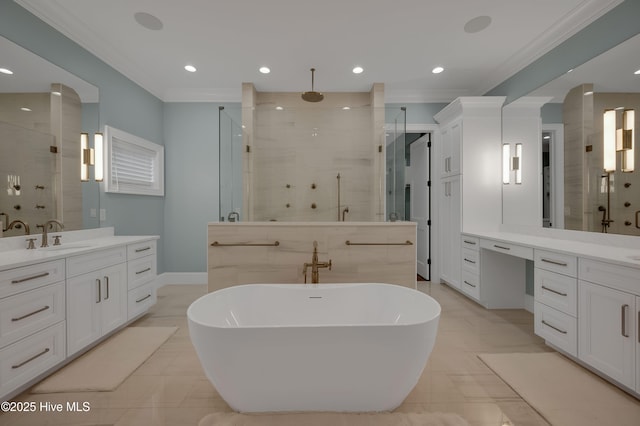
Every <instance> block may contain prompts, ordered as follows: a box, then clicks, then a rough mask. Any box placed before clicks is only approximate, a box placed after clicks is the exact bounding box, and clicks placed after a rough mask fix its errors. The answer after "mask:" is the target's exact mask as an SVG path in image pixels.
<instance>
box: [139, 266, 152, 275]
mask: <svg viewBox="0 0 640 426" xmlns="http://www.w3.org/2000/svg"><path fill="white" fill-rule="evenodd" d="M150 270H151V268H147V269H143V270H142V271H137V272H136V275H140V274H144V273H145V272H149V271H150Z"/></svg>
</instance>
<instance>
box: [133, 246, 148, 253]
mask: <svg viewBox="0 0 640 426" xmlns="http://www.w3.org/2000/svg"><path fill="white" fill-rule="evenodd" d="M146 250H151V247H143V248H139V249H136V253H140V252H141V251H146Z"/></svg>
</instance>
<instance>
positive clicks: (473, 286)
mask: <svg viewBox="0 0 640 426" xmlns="http://www.w3.org/2000/svg"><path fill="white" fill-rule="evenodd" d="M461 246H462V268H461V269H462V278H461V283H460V290H462V291H463V292H464V293H466V294H467V295H468V296H470V297H472V298H473V299H475V300H476V301H479V300H480V239H478V238H476V237H471V236H467V235H462V240H461Z"/></svg>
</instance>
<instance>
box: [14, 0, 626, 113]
mask: <svg viewBox="0 0 640 426" xmlns="http://www.w3.org/2000/svg"><path fill="white" fill-rule="evenodd" d="M16 1H17V3H19V4H20V5H22V6H23V7H25V8H27V9H28V10H30V11H31V12H32V13H34V14H35V15H36V16H38V17H40V18H41V19H43V20H44V21H45V22H47V23H49V24H50V25H52V26H53V27H54V28H56V29H57V30H58V31H60V32H62V33H63V34H65V35H67V36H68V37H69V38H71V39H72V40H74V41H76V42H77V43H78V44H80V45H81V46H83V47H84V48H86V49H87V50H89V51H90V52H92V53H93V54H95V55H96V56H97V57H99V58H101V59H102V60H103V61H105V62H106V63H108V64H109V65H111V66H112V67H113V68H115V69H117V70H118V71H120V72H121V73H122V74H124V75H125V76H127V77H128V78H130V79H131V80H133V81H135V82H136V83H138V84H139V85H140V86H142V87H144V88H145V89H147V90H148V91H149V92H151V93H152V94H154V95H155V96H157V97H158V98H160V99H162V100H163V101H167V102H170V101H220V102H222V101H239V100H240V95H241V90H240V88H241V83H242V82H253V83H254V84H255V85H256V88H257V89H258V90H259V91H287V92H302V91H306V90H310V88H311V75H310V72H309V69H310V68H311V67H315V68H316V70H317V71H316V73H315V89H316V90H318V91H322V92H333V91H368V90H370V88H371V85H372V83H374V82H382V83H385V93H386V98H385V101H386V102H412V101H414V102H423V101H424V102H449V101H451V100H453V99H454V98H455V97H457V96H474V95H482V94H484V93H486V92H487V91H488V90H490V89H492V88H493V87H495V86H496V85H497V84H499V83H500V82H502V81H504V80H505V79H506V78H508V77H510V76H511V75H513V74H514V73H516V72H517V71H519V70H520V69H522V68H523V67H524V66H526V65H528V64H529V63H531V62H532V61H533V60H535V59H536V58H538V57H540V56H541V55H542V54H544V53H545V52H547V51H549V50H550V49H551V48H553V47H555V46H557V45H558V44H559V43H561V42H562V41H564V40H566V39H567V38H568V37H570V36H571V35H573V34H575V33H576V32H577V31H579V30H580V29H582V28H584V27H585V26H586V25H588V24H589V23H591V22H593V21H594V20H595V19H597V18H598V17H600V16H602V15H603V14H604V13H606V12H607V11H609V10H610V9H611V8H613V7H615V6H616V5H618V4H619V3H620V2H621V1H622V0H535V1H531V0H395V1H389V0H387V1H381V0H316V1H311V0H233V1H212V0H181V1H176V0H16ZM136 12H146V13H150V14H152V15H154V16H156V17H157V18H159V19H160V20H161V21H162V23H163V28H162V29H161V30H158V31H154V30H149V29H147V28H144V27H142V26H141V25H139V24H138V23H137V22H136V20H135V19H134V14H135V13H136ZM478 16H489V17H491V24H490V25H489V27H488V28H486V29H485V30H483V31H480V32H477V33H467V32H465V30H464V26H465V23H467V22H468V21H469V20H471V19H473V18H475V17H478ZM187 63H190V64H193V65H195V66H196V67H197V69H198V71H197V72H196V73H189V72H186V71H185V70H184V68H183V67H184V65H186V64H187ZM262 65H266V66H269V67H270V68H271V73H270V74H268V75H263V74H260V73H259V72H258V68H259V67H260V66H262ZM355 65H360V66H362V67H364V73H362V74H360V75H355V74H353V73H352V72H351V69H352V68H353V67H354V66H355ZM437 65H441V66H443V67H444V68H445V71H444V72H443V73H441V74H438V75H434V74H432V73H431V69H432V68H433V67H435V66H437Z"/></svg>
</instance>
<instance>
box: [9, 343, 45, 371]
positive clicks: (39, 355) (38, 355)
mask: <svg viewBox="0 0 640 426" xmlns="http://www.w3.org/2000/svg"><path fill="white" fill-rule="evenodd" d="M47 352H49V348H45V350H43V351H42V352H40V353H38V354H36V355H34V356H32V357H31V358H29V359H25V360H24V361H22V362H21V363H19V364H16V365H12V366H11V368H13V369H16V368H20V367H22V366H23V365H25V364H28V363H30V362H31V361H33V360H34V359H36V358H39V357H41V356H42V355H44V354H46V353H47Z"/></svg>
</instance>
